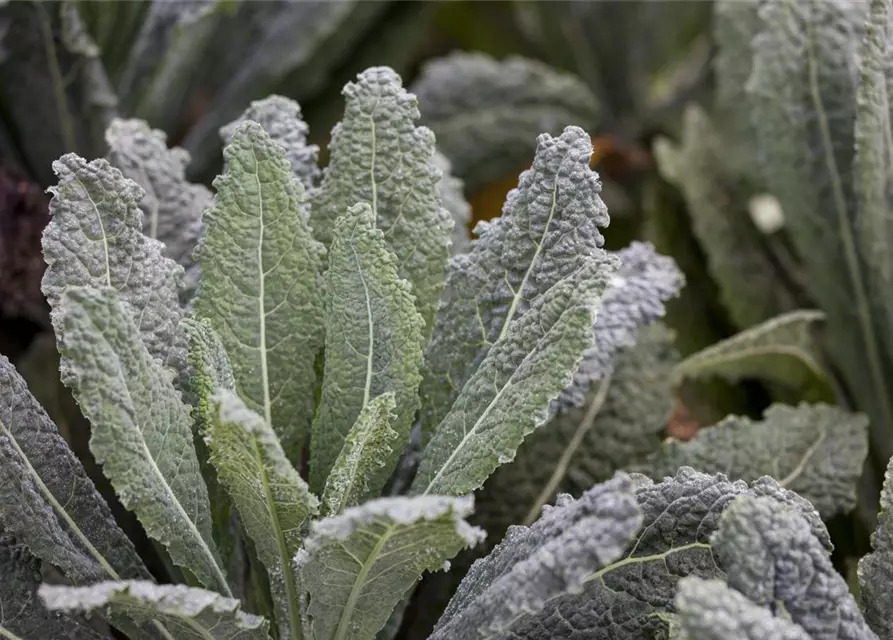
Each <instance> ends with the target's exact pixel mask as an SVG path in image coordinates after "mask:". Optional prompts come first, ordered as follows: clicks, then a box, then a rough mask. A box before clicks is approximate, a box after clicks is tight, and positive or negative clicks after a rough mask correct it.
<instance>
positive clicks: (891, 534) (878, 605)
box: [859, 459, 893, 640]
mask: <svg viewBox="0 0 893 640" xmlns="http://www.w3.org/2000/svg"><path fill="white" fill-rule="evenodd" d="M871 546H872V549H873V551H872V552H871V553H869V554H868V555H867V556H865V557H863V558H862V559H861V560H860V561H859V588H860V590H861V593H862V604H863V606H864V607H865V619H866V620H867V621H868V624H870V625H871V627H872V629H874V631H875V633H877V634H878V636H880V638H881V640H889V639H890V638H893V593H891V592H890V589H888V588H887V585H889V584H891V583H893V459H891V460H890V462H889V464H888V465H887V473H886V475H885V477H884V487H883V490H882V491H881V513H880V515H879V516H878V526H877V529H876V530H875V532H874V533H873V534H872V536H871Z"/></svg>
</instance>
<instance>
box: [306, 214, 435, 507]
mask: <svg viewBox="0 0 893 640" xmlns="http://www.w3.org/2000/svg"><path fill="white" fill-rule="evenodd" d="M385 238H386V235H385V233H383V232H382V230H381V229H378V228H376V226H375V217H374V211H373V209H372V208H371V207H370V206H369V205H368V204H358V205H356V206H354V207H352V208H351V209H349V210H348V211H347V213H346V214H345V215H343V216H341V217H340V218H339V219H338V220H337V222H336V225H335V229H334V239H333V241H332V246H331V248H330V251H329V269H328V271H327V272H326V281H325V282H326V308H325V320H326V355H325V373H324V375H323V384H322V395H321V398H320V401H319V407H318V408H317V413H316V417H315V418H314V421H313V437H312V438H311V460H310V474H311V476H310V479H311V482H310V485H311V487H313V488H314V490H315V491H317V492H318V493H322V489H323V487H324V486H325V480H326V477H327V476H328V474H329V472H330V471H331V469H332V466H333V465H334V464H335V460H336V458H337V457H338V455H339V454H340V453H341V450H342V447H343V446H344V442H345V439H346V438H347V435H348V433H349V432H350V430H351V428H352V427H353V425H354V423H355V422H356V420H357V418H359V416H360V414H361V412H362V410H363V408H364V407H365V406H366V405H367V404H368V403H369V402H370V401H371V400H372V399H373V398H375V397H377V396H379V395H381V394H383V393H387V392H392V393H393V394H394V401H395V409H394V413H395V414H396V419H395V420H394V422H393V423H392V424H391V428H392V429H393V430H394V431H396V432H397V434H398V435H399V438H400V439H399V440H398V441H397V442H396V443H395V444H396V446H394V447H393V451H391V452H390V453H389V454H388V456H387V457H386V458H384V460H383V462H384V464H383V466H382V468H381V469H380V470H379V471H378V472H377V473H376V475H377V476H382V475H383V477H382V478H380V482H378V481H374V484H377V485H378V486H379V487H381V486H383V485H384V481H385V480H387V477H388V475H390V473H391V472H392V471H393V468H394V465H395V464H396V462H397V457H398V456H399V454H400V453H401V450H402V445H403V444H404V443H406V442H408V441H409V431H410V428H411V426H412V421H413V419H414V417H415V413H416V411H417V409H418V407H419V399H418V386H419V382H420V381H421V375H420V374H419V368H420V367H421V364H422V347H421V344H422V331H423V322H422V318H421V316H420V315H419V313H418V312H417V311H416V306H415V300H414V298H413V294H412V291H413V290H412V288H411V287H410V284H409V283H408V282H407V281H406V280H403V279H402V278H400V277H399V275H398V263H397V261H396V260H395V259H394V254H393V253H391V252H390V251H389V250H388V247H387V245H386V244H385Z"/></svg>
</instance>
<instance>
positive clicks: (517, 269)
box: [421, 127, 618, 434]
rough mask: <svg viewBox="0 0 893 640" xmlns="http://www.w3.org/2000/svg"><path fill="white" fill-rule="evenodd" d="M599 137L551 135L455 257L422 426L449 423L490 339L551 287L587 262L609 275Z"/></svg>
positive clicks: (437, 325) (431, 353) (429, 366)
mask: <svg viewBox="0 0 893 640" xmlns="http://www.w3.org/2000/svg"><path fill="white" fill-rule="evenodd" d="M591 153H592V143H591V141H590V139H589V136H588V135H587V134H586V133H585V132H584V131H583V130H582V129H580V128H577V127H568V128H567V129H565V131H564V133H562V135H561V136H559V137H557V138H553V137H552V136H549V135H547V134H543V135H542V136H540V137H539V138H538V148H537V154H536V158H535V160H534V163H533V166H532V167H531V168H530V169H529V170H528V171H525V172H524V173H522V174H521V177H520V179H519V182H518V188H517V189H515V190H513V191H511V192H510V193H509V196H508V200H507V202H506V205H505V208H504V210H503V214H502V216H501V217H500V218H498V219H496V220H495V221H493V222H490V223H479V224H478V226H477V227H476V232H477V234H478V238H476V239H475V240H474V241H473V242H472V248H471V250H470V251H469V252H468V253H466V254H462V255H458V256H454V257H453V258H452V260H451V261H450V264H449V267H448V269H447V283H446V287H445V290H444V294H443V297H442V300H441V305H440V307H439V308H438V313H437V317H436V318H435V321H434V332H433V336H432V339H431V342H430V344H429V345H428V350H427V353H426V362H425V372H424V381H423V383H422V413H421V423H422V429H423V431H424V432H426V433H427V434H430V432H431V431H432V430H433V429H434V428H435V427H436V426H437V425H438V424H439V423H440V421H441V420H443V419H444V417H445V416H446V414H447V412H448V411H449V410H450V408H451V407H452V406H453V403H454V401H455V400H456V398H457V396H458V395H459V393H460V391H462V388H463V387H464V386H465V384H466V382H468V380H469V379H470V378H471V377H472V375H473V374H474V372H475V371H476V370H477V369H478V367H479V366H480V364H481V362H482V361H483V360H484V358H485V357H486V355H487V352H488V351H489V350H490V348H491V345H493V344H494V343H496V342H497V341H498V340H499V339H500V338H502V337H504V336H505V335H506V333H507V332H508V330H509V327H510V326H511V325H512V323H513V322H514V321H515V320H516V319H518V318H520V317H523V314H524V313H525V312H526V311H527V309H528V308H529V306H530V304H531V303H532V302H533V301H534V300H536V299H537V298H538V297H540V296H541V295H543V294H544V293H545V292H546V291H547V290H548V289H549V287H551V286H552V285H554V284H555V283H556V282H558V281H560V280H561V279H562V278H565V277H567V276H569V275H570V274H571V273H573V272H574V271H576V270H577V269H578V268H579V266H580V264H581V261H585V260H586V259H587V258H592V259H595V260H600V261H601V262H602V263H603V272H604V273H603V277H607V276H608V274H609V272H610V273H613V272H616V269H617V267H618V264H617V262H618V261H617V260H616V259H614V258H610V257H608V255H607V254H606V253H605V252H604V250H602V249H601V246H602V245H603V244H604V238H603V237H602V235H601V233H600V231H599V227H604V226H606V225H607V224H608V222H609V219H608V212H607V208H606V207H605V204H604V203H603V202H602V200H601V198H600V197H599V193H600V191H601V184H600V183H599V180H598V176H597V175H596V174H595V173H594V172H593V171H592V170H590V169H589V156H590V154H591Z"/></svg>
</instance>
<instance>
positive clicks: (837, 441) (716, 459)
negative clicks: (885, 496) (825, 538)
mask: <svg viewBox="0 0 893 640" xmlns="http://www.w3.org/2000/svg"><path fill="white" fill-rule="evenodd" d="M867 454H868V418H866V417H865V416H864V415H861V414H853V413H848V412H846V411H844V410H843V409H839V408H837V407H833V406H828V405H807V404H801V405H800V406H798V407H790V406H787V405H782V404H775V405H772V406H771V407H769V408H768V409H767V410H766V413H765V415H764V418H763V420H762V421H759V422H755V421H752V420H750V419H748V418H745V417H739V416H729V417H727V418H725V419H724V420H723V421H722V422H720V423H719V424H717V425H715V426H713V427H709V428H705V429H700V430H699V431H698V434H697V435H696V436H695V437H694V438H693V439H692V440H689V441H687V442H675V441H673V442H668V443H666V444H664V446H663V447H662V448H661V450H660V451H659V452H657V453H656V454H655V455H654V456H653V457H652V459H651V460H649V461H647V462H644V463H641V464H639V465H635V466H633V467H632V469H634V470H635V471H640V472H642V473H646V474H647V475H649V476H650V477H652V478H655V479H657V478H662V477H664V476H667V475H672V474H674V473H676V470H677V469H678V468H679V467H694V468H695V469H698V470H699V471H703V472H705V473H716V472H722V473H725V474H727V475H728V476H729V477H731V478H735V479H737V478H741V479H743V480H746V481H752V480H756V479H757V478H759V477H761V476H764V475H767V476H771V477H773V478H775V479H776V480H778V482H779V484H781V486H783V487H787V488H788V489H790V490H792V491H795V492H797V493H798V494H800V495H802V496H803V497H804V498H807V499H808V500H810V501H811V502H812V504H814V505H815V507H816V509H818V511H819V513H821V514H822V517H823V518H825V519H828V518H831V517H833V516H835V515H837V514H840V513H846V512H848V511H849V510H850V509H852V508H853V507H854V506H855V503H856V484H857V481H858V480H859V476H860V475H861V473H862V465H863V464H864V462H865V456H866V455H867Z"/></svg>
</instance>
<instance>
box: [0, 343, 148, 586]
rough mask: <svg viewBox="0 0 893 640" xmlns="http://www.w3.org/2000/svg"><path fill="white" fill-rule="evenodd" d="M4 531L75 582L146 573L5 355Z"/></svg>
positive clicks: (0, 392) (0, 471)
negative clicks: (13, 535)
mask: <svg viewBox="0 0 893 640" xmlns="http://www.w3.org/2000/svg"><path fill="white" fill-rule="evenodd" d="M0 479H2V481H0V527H2V529H4V530H5V531H7V532H9V533H10V534H15V536H16V537H17V538H18V540H20V541H21V542H23V543H25V544H27V545H28V547H29V548H30V549H31V553H33V554H34V555H36V556H37V557H39V558H41V559H42V560H43V561H45V562H47V563H49V564H52V565H55V566H57V567H59V568H60V569H61V570H62V571H63V572H65V575H66V576H68V578H69V579H70V580H72V581H73V582H75V583H87V582H95V581H97V580H102V579H109V578H114V579H117V578H119V577H122V578H148V577H149V573H148V571H147V570H146V567H145V566H144V565H143V562H142V560H140V558H139V556H138V555H137V553H136V550H135V549H134V547H133V544H132V543H131V542H130V540H129V539H128V538H127V536H126V535H125V534H124V532H123V531H121V529H119V528H118V525H117V524H115V521H114V519H113V517H112V514H111V511H110V510H109V508H108V505H107V504H106V503H105V501H104V500H103V499H102V497H101V496H100V495H99V493H98V492H97V491H96V489H95V487H94V486H93V483H92V482H91V481H90V479H89V478H88V477H87V474H86V473H85V471H84V468H83V467H82V466H81V463H80V461H79V460H78V459H77V458H76V457H75V455H74V453H73V452H72V451H71V449H70V448H69V447H68V444H67V443H66V442H65V440H64V439H63V438H62V436H61V435H59V432H58V430H57V429H56V425H54V424H53V422H52V421H51V420H50V418H49V417H48V416H47V414H46V412H45V411H44V410H43V408H42V407H41V406H40V405H39V404H38V403H37V401H36V400H35V399H34V396H32V395H31V393H30V392H29V391H28V388H27V386H26V385H25V381H24V380H22V378H21V377H20V376H19V374H18V373H17V372H16V370H15V368H14V367H13V366H12V364H11V363H10V362H9V360H7V359H6V358H5V357H4V356H2V355H0Z"/></svg>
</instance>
